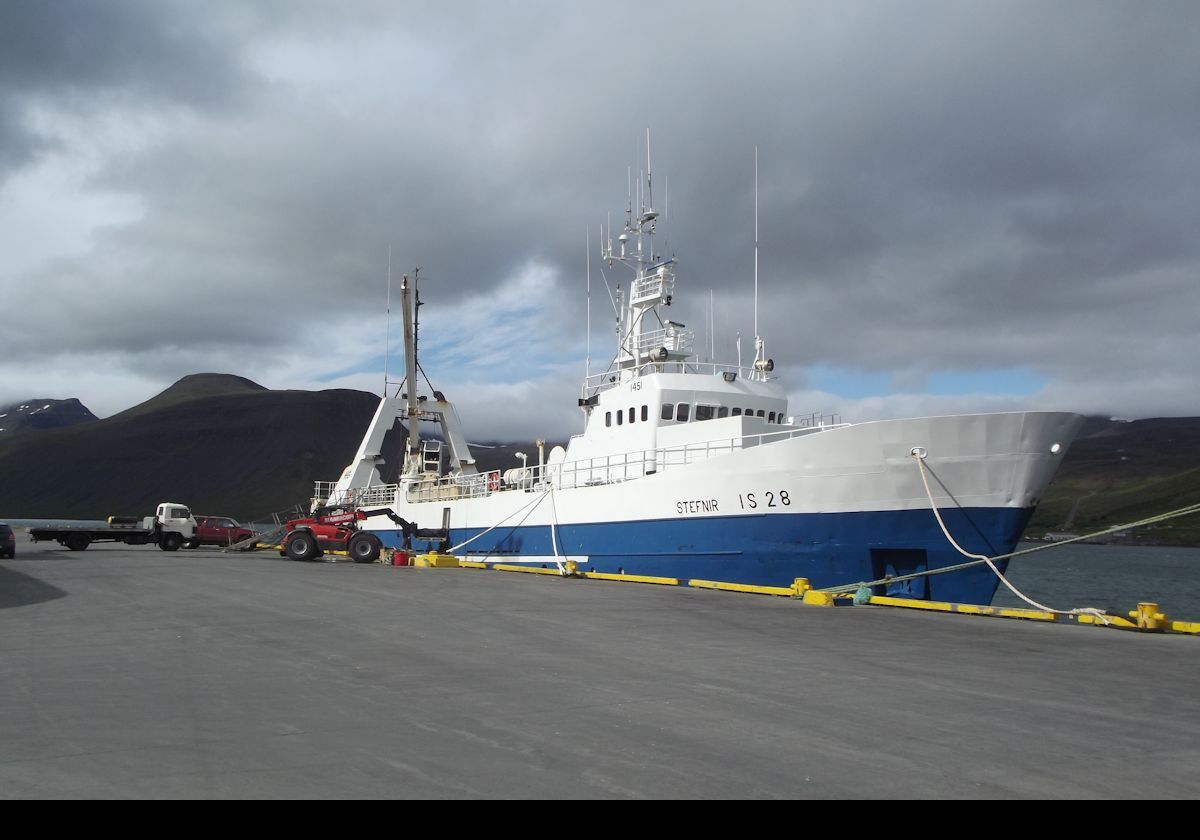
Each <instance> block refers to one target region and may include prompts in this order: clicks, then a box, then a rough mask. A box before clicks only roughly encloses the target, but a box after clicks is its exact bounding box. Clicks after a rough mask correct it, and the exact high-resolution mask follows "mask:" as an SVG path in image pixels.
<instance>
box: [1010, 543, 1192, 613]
mask: <svg viewBox="0 0 1200 840" xmlns="http://www.w3.org/2000/svg"><path fill="white" fill-rule="evenodd" d="M1033 545H1035V544H1034V543H1028V544H1022V545H1021V546H1020V547H1021V548H1030V547H1032V546H1033ZM1007 575H1008V579H1009V580H1011V581H1012V582H1013V585H1014V586H1016V587H1017V588H1018V589H1020V590H1021V591H1022V592H1024V593H1025V594H1026V595H1028V596H1029V597H1030V598H1032V599H1034V600H1035V601H1040V602H1041V603H1043V604H1045V605H1046V606H1048V607H1053V608H1055V609H1060V610H1065V609H1071V608H1073V607H1099V608H1100V609H1105V610H1108V611H1110V612H1114V613H1118V614H1120V615H1124V614H1125V613H1127V612H1129V610H1132V609H1134V608H1135V607H1136V606H1137V602H1138V601H1154V602H1155V603H1157V604H1158V605H1159V606H1160V607H1161V608H1162V610H1163V612H1165V613H1166V614H1167V615H1168V616H1170V617H1171V618H1175V619H1183V620H1188V621H1200V548H1150V547H1141V546H1116V545H1078V544H1071V545H1060V546H1055V547H1054V548H1050V549H1047V550H1045V551H1039V552H1037V553H1036V554H1031V555H1029V556H1027V557H1018V558H1016V559H1015V560H1013V561H1012V563H1011V564H1010V565H1009V568H1008V573H1007ZM992 603H993V604H994V605H996V606H1004V607H1018V606H1021V607H1023V606H1027V605H1026V604H1025V603H1024V602H1022V601H1021V600H1019V599H1018V598H1017V597H1016V596H1015V595H1013V594H1012V593H1011V592H1009V591H1008V590H1007V589H1005V588H1004V586H1003V584H1001V586H1000V589H999V590H997V592H996V597H995V598H994V599H993V600H992Z"/></svg>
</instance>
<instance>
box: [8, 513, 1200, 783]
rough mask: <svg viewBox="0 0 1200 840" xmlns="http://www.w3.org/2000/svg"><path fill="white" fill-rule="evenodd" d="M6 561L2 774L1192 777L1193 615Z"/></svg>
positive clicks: (1199, 658)
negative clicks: (1175, 624)
mask: <svg viewBox="0 0 1200 840" xmlns="http://www.w3.org/2000/svg"><path fill="white" fill-rule="evenodd" d="M19 538H22V539H21V541H20V542H19V543H18V549H17V550H18V555H17V559H15V560H4V561H0V797H5V798H62V797H76V798H78V797H99V798H283V797H303V798H338V797H343V798H344V797H397V798H399V797H422V798H479V797H503V798H554V799H560V798H688V799H692V798H703V799H710V798H763V799H766V798H863V797H871V798H878V797H885V798H888V797H896V798H913V797H916V798H1042V797H1051V798H1058V797H1088V798H1110V797H1121V798H1129V797H1133V798H1152V797H1170V798H1184V797H1189V798H1190V797H1196V796H1200V705H1198V704H1197V703H1196V701H1195V698H1196V697H1198V696H1200V667H1197V666H1198V665H1200V639H1197V638H1192V637H1186V636H1153V635H1141V634H1134V633H1123V632H1118V631H1112V630H1101V629H1094V628H1087V627H1078V626H1060V625H1044V624H1036V623H1027V622H1019V621H1005V620H1000V619H989V618H976V617H960V616H946V615H939V614H926V613H920V612H912V611H896V610H887V609H880V608H872V607H856V608H837V609H828V608H825V609H822V608H818V607H806V606H803V605H801V604H798V603H796V602H793V601H788V600H786V599H775V598H766V597H756V596H752V595H738V594H731V593H723V592H713V591H706V590H697V589H689V588H685V587H678V588H676V587H660V586H644V585H634V584H622V583H608V582H601V581H580V580H563V579H558V578H550V577H541V576H533V575H511V574H504V573H501V572H484V571H473V570H467V569H414V568H393V567H389V566H381V565H367V566H359V565H354V564H352V563H349V562H339V563H312V564H301V563H293V562H289V561H286V560H282V559H280V558H279V557H278V556H276V555H272V554H268V553H259V554H246V555H243V554H222V553H220V552H217V551H214V550H203V549H202V550H198V551H179V552H174V553H165V552H162V551H159V550H158V549H156V548H152V547H138V548H131V547H125V546H107V545H96V546H93V547H91V548H89V549H88V550H87V551H85V552H70V551H67V550H65V549H62V548H60V547H59V546H57V545H53V544H39V545H31V544H30V543H28V542H27V541H25V540H24V539H23V535H19Z"/></svg>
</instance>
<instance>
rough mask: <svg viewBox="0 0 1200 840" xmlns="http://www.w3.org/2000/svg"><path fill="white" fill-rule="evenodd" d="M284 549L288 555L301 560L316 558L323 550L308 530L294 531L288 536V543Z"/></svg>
mask: <svg viewBox="0 0 1200 840" xmlns="http://www.w3.org/2000/svg"><path fill="white" fill-rule="evenodd" d="M283 550H284V551H285V552H286V553H287V556H288V557H290V558H291V559H293V560H298V561H300V562H304V561H307V560H314V559H316V557H317V555H318V554H319V553H320V551H321V549H320V547H319V546H318V545H317V541H316V540H315V539H313V536H312V534H310V533H308V532H307V531H296V532H294V533H293V534H292V535H291V536H290V537H289V538H288V541H287V545H286V546H284V549H283Z"/></svg>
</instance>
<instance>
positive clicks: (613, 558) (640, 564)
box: [377, 508, 1033, 604]
mask: <svg viewBox="0 0 1200 840" xmlns="http://www.w3.org/2000/svg"><path fill="white" fill-rule="evenodd" d="M1032 512H1033V511H1032V509H1029V508H965V509H954V510H947V511H944V512H943V516H944V518H945V520H946V526H947V527H948V528H949V529H950V532H951V533H952V534H954V536H955V539H957V540H958V541H959V543H960V544H961V545H962V546H963V548H965V549H966V550H968V551H971V552H974V553H979V554H986V555H988V556H996V555H999V554H1006V553H1008V552H1010V551H1012V550H1013V547H1014V546H1015V545H1016V543H1017V541H1018V540H1019V539H1020V537H1021V534H1022V532H1023V531H1024V528H1025V525H1026V523H1027V522H1028V521H1029V517H1030V516H1031V514H1032ZM483 530H484V529H482V528H454V529H451V531H450V541H451V545H458V544H460V543H463V542H465V541H467V540H468V539H471V538H472V537H478V539H476V540H475V541H474V542H472V543H470V544H469V545H468V546H465V547H464V548H463V549H462V551H461V552H460V554H461V556H462V557H463V558H464V559H474V560H487V561H488V562H505V561H513V560H517V559H519V558H520V557H529V556H533V557H547V556H549V557H553V556H554V555H555V547H554V545H553V544H552V542H551V538H550V529H549V528H548V527H546V526H532V527H512V528H503V527H502V528H497V529H496V530H494V531H491V532H489V533H486V534H484V535H483V536H478V535H479V534H481V533H482V532H483ZM377 533H378V532H377ZM379 535H380V536H381V537H385V541H386V542H388V543H390V544H393V545H396V544H398V543H399V534H395V535H392V538H391V539H386V536H385V534H384V533H380V534H379ZM557 541H558V544H557V549H558V550H557V553H558V554H559V555H574V556H578V555H584V556H586V557H587V564H586V567H585V568H586V569H587V570H589V571H598V572H610V573H625V574H636V575H656V576H662V577H674V578H680V579H682V580H688V579H706V580H720V581H726V582H731V583H748V584H758V585H766V586H789V585H791V583H792V581H793V580H794V579H795V578H798V577H803V578H808V579H809V581H810V582H811V583H812V585H813V586H814V587H815V588H818V589H820V588H823V587H829V586H837V585H844V584H851V583H858V582H861V581H869V580H877V579H880V578H883V577H885V576H887V575H891V576H899V575H906V574H912V573H913V572H919V571H924V570H928V569H938V568H944V567H947V566H953V565H957V564H959V563H962V562H965V560H966V558H964V557H963V556H962V555H961V554H959V553H958V552H957V551H955V550H954V548H953V547H952V546H951V545H950V544H949V543H948V542H947V541H946V538H945V536H944V535H943V534H942V532H941V529H940V528H939V527H938V525H937V522H936V521H935V520H934V517H933V514H932V513H931V512H930V511H929V510H911V511H871V512H859V513H836V514H769V515H759V516H721V517H704V518H692V519H687V520H677V519H674V520H670V519H655V520H639V521H628V522H601V523H586V524H563V525H560V526H558V529H557ZM999 565H1000V568H1001V569H1003V568H1004V564H1003V563H1001V564H999ZM997 583H998V581H997V579H996V576H995V575H994V574H992V572H991V570H990V569H988V568H987V567H986V566H983V565H981V566H976V567H973V568H971V569H966V570H963V571H958V572H951V573H948V574H941V575H933V576H930V577H927V578H921V579H918V580H915V581H910V582H905V583H899V584H893V585H891V586H888V587H879V588H878V590H877V594H889V595H897V596H903V597H912V598H927V599H930V600H936V601H955V602H961V603H971V604H989V603H991V600H992V596H993V595H994V594H995V591H996V586H997Z"/></svg>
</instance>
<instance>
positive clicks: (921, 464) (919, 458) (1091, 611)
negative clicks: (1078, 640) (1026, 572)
mask: <svg viewBox="0 0 1200 840" xmlns="http://www.w3.org/2000/svg"><path fill="white" fill-rule="evenodd" d="M911 454H912V457H913V459H914V460H915V461H916V462H917V468H918V469H919V470H920V472H921V483H922V484H923V485H925V495H926V496H927V497H928V498H929V507H930V509H931V510H933V515H934V517H935V518H936V519H937V523H938V525H939V526H940V527H941V529H942V533H943V534H945V536H946V539H947V540H948V541H949V542H950V545H952V546H954V549H955V550H956V551H957V552H958V553H959V554H961V555H962V556H963V557H970V558H972V559H973V560H980V561H983V562H984V563H987V565H988V568H989V569H991V570H992V573H993V574H995V575H996V577H998V578H999V579H1000V582H1001V583H1003V584H1004V585H1005V586H1006V587H1008V590H1009V591H1010V592H1012V594H1014V595H1016V596H1017V597H1018V598H1020V599H1021V600H1022V601H1024V602H1025V603H1026V604H1029V605H1030V606H1031V607H1034V608H1036V609H1039V610H1042V611H1043V612H1048V613H1055V614H1057V615H1094V616H1096V617H1097V618H1098V619H1100V620H1101V621H1102V622H1104V623H1105V624H1108V623H1109V622H1108V619H1107V618H1105V611H1104V610H1101V609H1097V608H1096V607H1076V608H1075V609H1070V610H1057V609H1055V608H1054V607H1048V606H1046V605H1045V604H1041V603H1038V602H1037V601H1035V600H1033V599H1032V598H1030V597H1029V596H1028V595H1026V594H1025V593H1024V592H1022V591H1021V590H1019V589H1017V587H1015V586H1013V584H1012V582H1011V581H1010V580H1009V579H1008V578H1006V577H1005V576H1004V573H1003V572H1001V571H1000V569H999V568H998V567H997V566H996V564H995V562H994V561H993V560H992V558H990V557H988V556H987V555H985V554H972V553H971V552H969V551H967V550H966V549H965V548H963V547H962V546H961V545H959V544H958V541H957V540H955V539H954V537H953V536H951V534H950V529H949V528H947V527H946V522H945V520H943V519H942V512H941V511H940V510H938V506H937V502H935V501H934V500H933V491H932V490H931V489H930V488H929V477H928V475H927V474H926V471H925V452H924V451H923V450H921V449H918V448H914V449H913V450H912V453H911ZM952 498H953V497H952ZM955 503H956V504H957V502H955Z"/></svg>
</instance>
